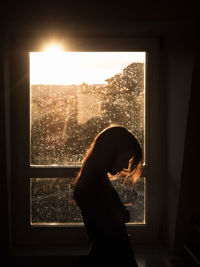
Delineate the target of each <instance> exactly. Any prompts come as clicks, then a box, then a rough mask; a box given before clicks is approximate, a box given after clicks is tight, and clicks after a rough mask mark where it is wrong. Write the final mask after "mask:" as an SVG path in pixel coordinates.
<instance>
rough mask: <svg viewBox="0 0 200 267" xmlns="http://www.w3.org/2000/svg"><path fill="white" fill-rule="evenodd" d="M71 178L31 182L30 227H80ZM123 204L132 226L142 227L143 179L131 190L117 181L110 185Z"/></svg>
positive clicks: (42, 179)
mask: <svg viewBox="0 0 200 267" xmlns="http://www.w3.org/2000/svg"><path fill="white" fill-rule="evenodd" d="M73 181H74V179H73V178H31V179H30V188H31V201H30V203H31V207H30V208H31V218H30V221H31V224H32V225H51V224H55V225H59V224H61V225H63V224H69V223H73V224H76V223H82V217H81V213H80V210H79V208H78V207H77V206H76V204H75V203H74V201H73V190H74V186H73ZM112 183H113V186H114V187H115V188H116V190H117V191H118V193H119V195H120V198H121V200H122V202H123V203H124V204H125V205H127V207H128V209H129V211H130V215H131V221H130V222H131V223H139V224H143V223H145V178H144V177H141V178H140V179H139V180H138V181H137V183H136V185H135V188H134V190H133V189H132V187H131V186H130V185H129V184H128V183H127V184H125V186H122V183H121V181H120V180H115V181H112Z"/></svg>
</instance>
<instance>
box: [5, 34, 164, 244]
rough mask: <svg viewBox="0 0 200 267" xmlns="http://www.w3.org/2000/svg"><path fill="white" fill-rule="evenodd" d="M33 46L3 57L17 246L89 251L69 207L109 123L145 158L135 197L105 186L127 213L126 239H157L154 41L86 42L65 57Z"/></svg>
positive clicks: (158, 122)
mask: <svg viewBox="0 0 200 267" xmlns="http://www.w3.org/2000/svg"><path fill="white" fill-rule="evenodd" d="M35 43H37V42H36V41H35V42H33V44H32V42H30V43H28V42H25V41H24V42H23V40H22V42H20V43H19V44H18V46H16V43H15V42H14V41H13V42H12V44H13V45H15V46H14V47H13V50H14V51H15V53H9V54H8V55H7V63H8V74H9V75H7V77H8V84H7V89H8V91H7V104H6V108H7V114H8V117H9V116H10V128H9V127H8V135H7V136H10V144H9V146H10V178H11V189H12V202H11V207H12V238H13V240H14V242H15V244H18V245H23V244H24V245H28V244H29V245H33V244H40V245H42V244H43V245H48V244H54V245H56V244H57V245H67V244H68V245H72V244H74V245H76V244H80V243H82V244H85V243H87V241H88V239H87V235H86V234H85V232H84V228H83V223H82V218H81V215H80V211H79V210H78V208H77V207H76V206H75V205H74V203H73V201H72V194H73V180H74V177H75V176H76V174H77V172H78V170H79V168H80V164H81V161H82V159H83V156H84V154H85V152H86V150H87V148H88V146H89V144H90V143H91V141H92V139H93V137H94V136H95V135H96V134H97V132H99V131H101V130H102V129H103V128H105V127H107V126H109V125H110V124H120V125H124V126H125V127H127V128H128V129H129V130H130V131H132V132H133V133H134V134H135V135H136V137H137V138H138V140H139V142H140V144H141V146H142V148H143V151H144V155H145V164H144V168H143V174H142V177H141V178H140V180H139V181H138V182H137V184H136V187H135V189H134V191H132V189H131V187H130V185H129V184H128V182H127V183H126V184H125V186H124V187H122V186H121V181H120V180H119V181H116V180H113V181H112V183H113V185H114V186H115V187H116V189H117V190H118V192H119V194H120V197H121V198H122V201H123V202H124V203H125V204H127V206H128V208H129V209H130V212H131V223H129V224H128V231H129V233H130V234H133V235H134V240H135V242H137V240H141V238H142V239H144V238H145V240H147V241H155V240H157V239H158V232H159V227H158V226H159V223H160V207H161V206H160V205H161V204H160V203H161V202H160V194H159V192H160V184H161V178H160V177H161V176H162V153H161V152H162V142H161V135H160V134H159V133H160V129H162V121H163V118H162V117H161V114H160V112H159V107H160V103H161V102H160V99H161V98H160V91H159V88H158V80H159V64H158V63H159V41H158V40H157V39H152V40H151V39H134V38H130V39H129V38H121V39H120V38H119V39H115V38H110V39H105V40H96V39H95V40H93V39H91V40H90V39H87V38H86V39H84V40H83V39H80V40H76V41H74V42H73V44H72V45H71V47H70V49H69V50H70V51H71V52H64V53H63V52H55V53H53V54H52V53H43V52H41V51H40V48H38V47H35ZM38 43H39V41H38ZM80 48H81V50H80ZM52 57H53V58H52ZM67 58H68V60H67ZM53 60H54V61H53ZM67 62H68V63H67ZM88 72H89V74H90V75H88ZM55 73H56V75H55ZM97 73H98V75H96V74H97ZM99 74H101V75H99ZM47 78H48V79H47Z"/></svg>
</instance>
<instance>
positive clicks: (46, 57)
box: [30, 45, 146, 85]
mask: <svg viewBox="0 0 200 267" xmlns="http://www.w3.org/2000/svg"><path fill="white" fill-rule="evenodd" d="M145 54H146V53H145V52H63V51H62V47H61V46H57V45H56V46H55V45H50V46H48V47H47V49H46V50H45V52H31V53H30V83H31V84H61V85H72V84H82V83H83V82H85V83H88V84H105V83H106V81H105V80H106V79H108V78H111V77H113V76H114V75H116V74H119V73H120V72H122V70H123V69H124V68H125V67H127V66H128V65H129V64H131V63H133V62H142V63H144V62H145Z"/></svg>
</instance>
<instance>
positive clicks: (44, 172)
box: [26, 167, 80, 178]
mask: <svg viewBox="0 0 200 267" xmlns="http://www.w3.org/2000/svg"><path fill="white" fill-rule="evenodd" d="M79 170H80V168H41V167H40V168H28V169H27V171H26V173H27V175H28V176H29V177H30V178H62V177H63V178H67V177H74V178H75V177H76V175H77V174H78V172H79Z"/></svg>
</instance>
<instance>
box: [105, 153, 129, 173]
mask: <svg viewBox="0 0 200 267" xmlns="http://www.w3.org/2000/svg"><path fill="white" fill-rule="evenodd" d="M131 158H132V154H131V153H129V152H126V153H121V154H118V155H116V156H115V158H114V160H113V162H112V164H111V166H110V169H109V173H110V174H112V175H115V174H117V173H118V172H120V171H122V170H123V169H128V166H129V160H130V159H131Z"/></svg>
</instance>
